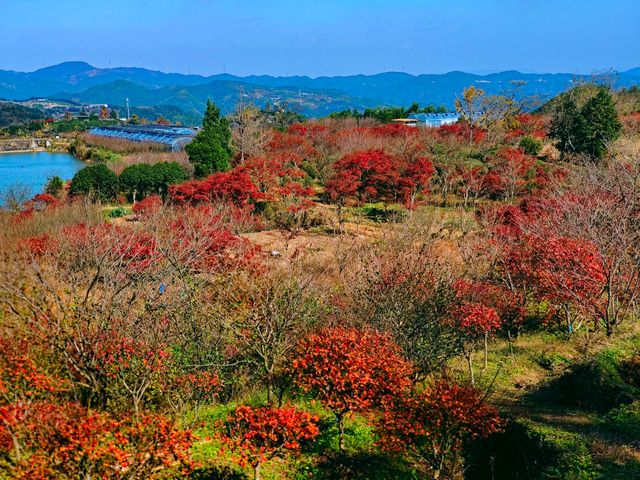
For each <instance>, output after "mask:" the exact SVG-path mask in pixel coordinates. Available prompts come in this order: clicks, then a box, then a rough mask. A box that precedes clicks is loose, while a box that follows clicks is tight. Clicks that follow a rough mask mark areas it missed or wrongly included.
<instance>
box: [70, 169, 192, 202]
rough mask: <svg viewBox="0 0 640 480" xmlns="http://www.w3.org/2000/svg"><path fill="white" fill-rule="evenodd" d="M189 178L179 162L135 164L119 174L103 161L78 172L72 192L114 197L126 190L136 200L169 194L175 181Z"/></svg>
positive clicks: (123, 193)
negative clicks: (148, 196)
mask: <svg viewBox="0 0 640 480" xmlns="http://www.w3.org/2000/svg"><path fill="white" fill-rule="evenodd" d="M188 178H189V176H188V174H187V172H186V171H185V170H184V168H183V167H182V166H181V165H179V164H178V163H176V162H158V163H155V164H152V165H149V164H144V163H141V164H134V165H130V166H128V167H126V168H125V169H124V170H123V171H122V173H121V174H120V175H119V176H118V175H116V174H115V173H114V172H113V171H112V170H111V169H110V168H109V167H107V166H106V165H105V164H102V163H101V164H98V165H93V166H89V167H85V168H83V169H81V170H80V171H79V172H78V173H76V174H75V175H74V177H73V179H72V180H71V186H70V188H69V193H70V194H71V195H83V196H87V197H93V198H96V199H99V200H102V201H114V200H115V199H116V197H117V196H118V195H119V194H122V195H125V196H126V197H127V198H128V199H129V200H132V201H134V202H135V201H136V199H138V200H140V199H142V198H144V197H146V196H147V195H160V196H162V197H165V196H166V195H167V193H168V191H169V187H170V186H171V185H174V184H177V183H181V182H184V181H185V180H187V179H188Z"/></svg>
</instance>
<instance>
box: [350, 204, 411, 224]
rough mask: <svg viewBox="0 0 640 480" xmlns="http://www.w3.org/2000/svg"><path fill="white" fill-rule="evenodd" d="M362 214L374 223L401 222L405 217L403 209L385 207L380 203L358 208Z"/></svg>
mask: <svg viewBox="0 0 640 480" xmlns="http://www.w3.org/2000/svg"><path fill="white" fill-rule="evenodd" d="M360 211H361V212H362V214H363V215H364V216H365V217H366V218H368V219H369V220H373V221H374V222H378V223H383V222H394V223H395V222H401V221H403V220H404V219H405V218H406V217H407V212H406V210H404V209H403V208H401V207H399V206H395V205H390V206H386V207H385V205H383V204H381V203H367V204H365V205H364V206H363V207H361V208H360Z"/></svg>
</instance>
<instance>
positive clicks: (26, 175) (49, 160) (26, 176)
mask: <svg viewBox="0 0 640 480" xmlns="http://www.w3.org/2000/svg"><path fill="white" fill-rule="evenodd" d="M84 166H85V164H84V163H83V162H81V161H80V160H78V159H77V158H75V157H74V156H72V155H69V154H68V153H51V152H28V153H0V197H1V196H2V195H3V193H4V192H5V191H6V190H7V188H9V187H11V186H13V185H20V186H26V187H28V188H29V190H30V194H31V196H33V195H35V194H36V193H40V192H42V190H43V188H44V185H45V183H46V182H47V179H48V178H49V177H52V176H54V175H57V176H59V177H60V178H62V179H63V180H69V179H71V178H72V177H73V175H74V174H75V173H76V172H77V171H78V170H80V169H81V168H82V167H84ZM0 202H1V200H0Z"/></svg>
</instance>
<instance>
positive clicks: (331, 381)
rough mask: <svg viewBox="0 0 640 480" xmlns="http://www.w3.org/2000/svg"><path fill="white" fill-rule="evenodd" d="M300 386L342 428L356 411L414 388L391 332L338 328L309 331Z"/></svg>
mask: <svg viewBox="0 0 640 480" xmlns="http://www.w3.org/2000/svg"><path fill="white" fill-rule="evenodd" d="M292 368H293V374H294V379H295V383H296V385H297V386H298V387H299V388H300V389H301V390H302V391H303V392H305V393H307V394H310V395H312V396H314V397H315V398H317V399H318V400H320V401H321V402H322V403H323V404H324V405H325V406H326V407H327V408H328V409H329V410H331V411H332V412H333V414H334V415H335V416H336V419H337V421H338V425H339V428H340V430H341V437H340V447H341V448H343V447H344V445H343V419H344V417H345V415H347V414H349V413H352V412H366V411H368V410H370V409H371V408H374V407H379V406H381V405H383V404H385V403H386V402H387V401H389V400H390V399H391V398H393V397H394V396H396V395H401V394H402V393H403V392H404V391H406V390H407V389H408V388H409V386H410V376H411V373H412V369H411V365H410V364H409V363H408V362H407V361H405V360H404V359H403V358H402V356H401V353H400V349H399V348H398V347H397V346H396V345H395V344H393V343H392V342H391V341H390V340H389V338H388V337H387V336H386V335H382V334H379V333H376V332H372V331H361V330H355V329H343V328H333V329H325V330H322V331H320V332H319V333H317V334H313V335H310V336H309V337H308V338H306V339H304V340H303V341H302V342H301V343H300V344H299V346H298V350H297V353H296V356H295V358H294V360H293V363H292Z"/></svg>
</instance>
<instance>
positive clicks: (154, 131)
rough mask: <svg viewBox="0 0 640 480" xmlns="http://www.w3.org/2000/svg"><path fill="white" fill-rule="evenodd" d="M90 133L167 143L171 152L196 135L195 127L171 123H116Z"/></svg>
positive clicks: (94, 129) (93, 129)
mask: <svg viewBox="0 0 640 480" xmlns="http://www.w3.org/2000/svg"><path fill="white" fill-rule="evenodd" d="M89 133H90V134H91V135H97V136H100V137H111V138H124V139H126V140H131V141H133V142H155V143H163V144H165V145H167V146H168V147H169V148H170V149H171V151H172V152H177V151H179V150H182V149H183V148H184V147H185V145H187V144H188V143H191V140H193V137H194V136H195V135H196V131H195V129H192V128H188V127H177V126H171V125H118V126H113V127H96V128H92V129H91V130H89Z"/></svg>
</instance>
